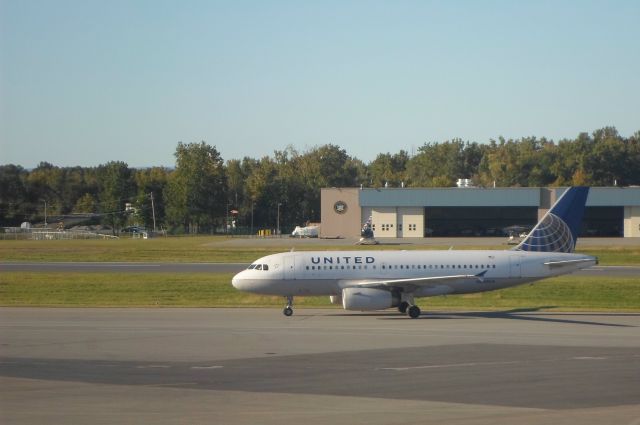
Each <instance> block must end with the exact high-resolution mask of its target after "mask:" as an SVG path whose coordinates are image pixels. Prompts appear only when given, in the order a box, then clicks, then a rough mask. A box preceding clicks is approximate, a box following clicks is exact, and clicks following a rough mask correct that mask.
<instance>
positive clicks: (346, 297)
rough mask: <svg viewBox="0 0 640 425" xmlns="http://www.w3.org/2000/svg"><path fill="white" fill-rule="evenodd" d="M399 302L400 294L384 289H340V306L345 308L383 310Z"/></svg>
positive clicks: (395, 305)
mask: <svg viewBox="0 0 640 425" xmlns="http://www.w3.org/2000/svg"><path fill="white" fill-rule="evenodd" d="M399 304H400V296H399V295H398V294H394V293H393V292H391V291H385V290H384V289H373V288H357V287H356V288H345V289H343V290H342V307H343V308H344V309H345V310H359V311H365V310H384V309H385V308H391V307H397V306H398V305H399Z"/></svg>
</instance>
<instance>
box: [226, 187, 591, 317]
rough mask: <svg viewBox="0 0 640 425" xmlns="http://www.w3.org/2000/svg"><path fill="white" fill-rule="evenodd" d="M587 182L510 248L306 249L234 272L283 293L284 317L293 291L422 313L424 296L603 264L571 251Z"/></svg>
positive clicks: (354, 306) (236, 280) (254, 285)
mask: <svg viewBox="0 0 640 425" xmlns="http://www.w3.org/2000/svg"><path fill="white" fill-rule="evenodd" d="M588 193H589V188H588V187H571V188H568V189H567V190H566V191H565V192H564V193H563V194H562V196H560V198H559V199H558V200H557V201H556V202H555V204H554V205H553V206H552V207H551V209H550V210H549V211H548V212H547V213H546V214H545V215H544V216H543V217H542V219H541V220H540V221H539V222H538V224H537V225H536V226H535V227H534V228H533V229H532V230H531V231H530V232H529V234H528V235H527V236H526V237H525V238H524V239H523V240H522V242H520V244H518V245H517V246H515V247H513V248H512V249H510V250H502V251H501V250H446V251H424V250H423V251H373V250H363V251H306V252H283V253H279V254H272V255H268V256H266V257H262V258H260V259H258V260H256V261H254V262H253V263H251V265H249V267H248V268H247V269H245V270H243V271H241V272H240V273H238V274H236V275H235V276H234V277H233V280H232V285H233V286H234V287H235V288H236V289H238V290H241V291H247V292H252V293H257V294H263V295H280V296H284V297H285V298H286V300H287V305H286V307H285V308H284V310H283V313H284V315H285V316H291V315H292V314H293V299H294V297H296V296H318V295H329V297H330V300H331V303H333V304H342V307H343V308H344V309H345V310H356V311H373V310H384V309H388V308H394V307H395V308H397V309H398V311H399V312H400V313H403V314H408V316H409V317H410V318H412V319H416V318H418V317H419V316H420V313H421V311H420V308H419V307H418V306H417V305H416V304H415V299H416V298H419V297H432V296H437V295H453V294H468V293H474V292H485V291H493V290H496V289H502V288H508V287H511V286H516V285H521V284H524V283H529V282H533V281H536V280H540V279H546V278H549V277H552V276H559V275H563V274H567V273H571V272H574V271H576V270H579V269H583V268H586V267H590V266H593V265H595V264H597V263H598V260H597V258H596V257H592V256H589V255H583V254H576V253H574V250H575V246H576V241H577V237H578V232H579V229H580V224H581V222H582V216H583V214H584V208H585V204H586V200H587V196H588Z"/></svg>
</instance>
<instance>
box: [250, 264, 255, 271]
mask: <svg viewBox="0 0 640 425" xmlns="http://www.w3.org/2000/svg"><path fill="white" fill-rule="evenodd" d="M255 268H256V265H255V264H252V265H250V266H249V269H248V270H251V269H255Z"/></svg>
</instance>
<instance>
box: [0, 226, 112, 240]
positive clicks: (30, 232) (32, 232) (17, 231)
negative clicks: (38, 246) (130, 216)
mask: <svg viewBox="0 0 640 425" xmlns="http://www.w3.org/2000/svg"><path fill="white" fill-rule="evenodd" d="M0 239H2V240H26V239H31V240H39V241H43V240H71V239H118V236H112V235H104V234H102V233H95V232H89V231H87V230H45V229H21V228H15V227H6V228H5V229H4V233H0Z"/></svg>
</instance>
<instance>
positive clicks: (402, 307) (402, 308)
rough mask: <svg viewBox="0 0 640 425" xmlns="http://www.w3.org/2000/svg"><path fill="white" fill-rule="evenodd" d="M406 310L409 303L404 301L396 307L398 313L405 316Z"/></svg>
mask: <svg viewBox="0 0 640 425" xmlns="http://www.w3.org/2000/svg"><path fill="white" fill-rule="evenodd" d="M408 308H409V303H408V302H406V301H402V302H401V303H400V305H399V306H398V311H399V312H400V313H402V314H405V313H406V312H407V309H408Z"/></svg>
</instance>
